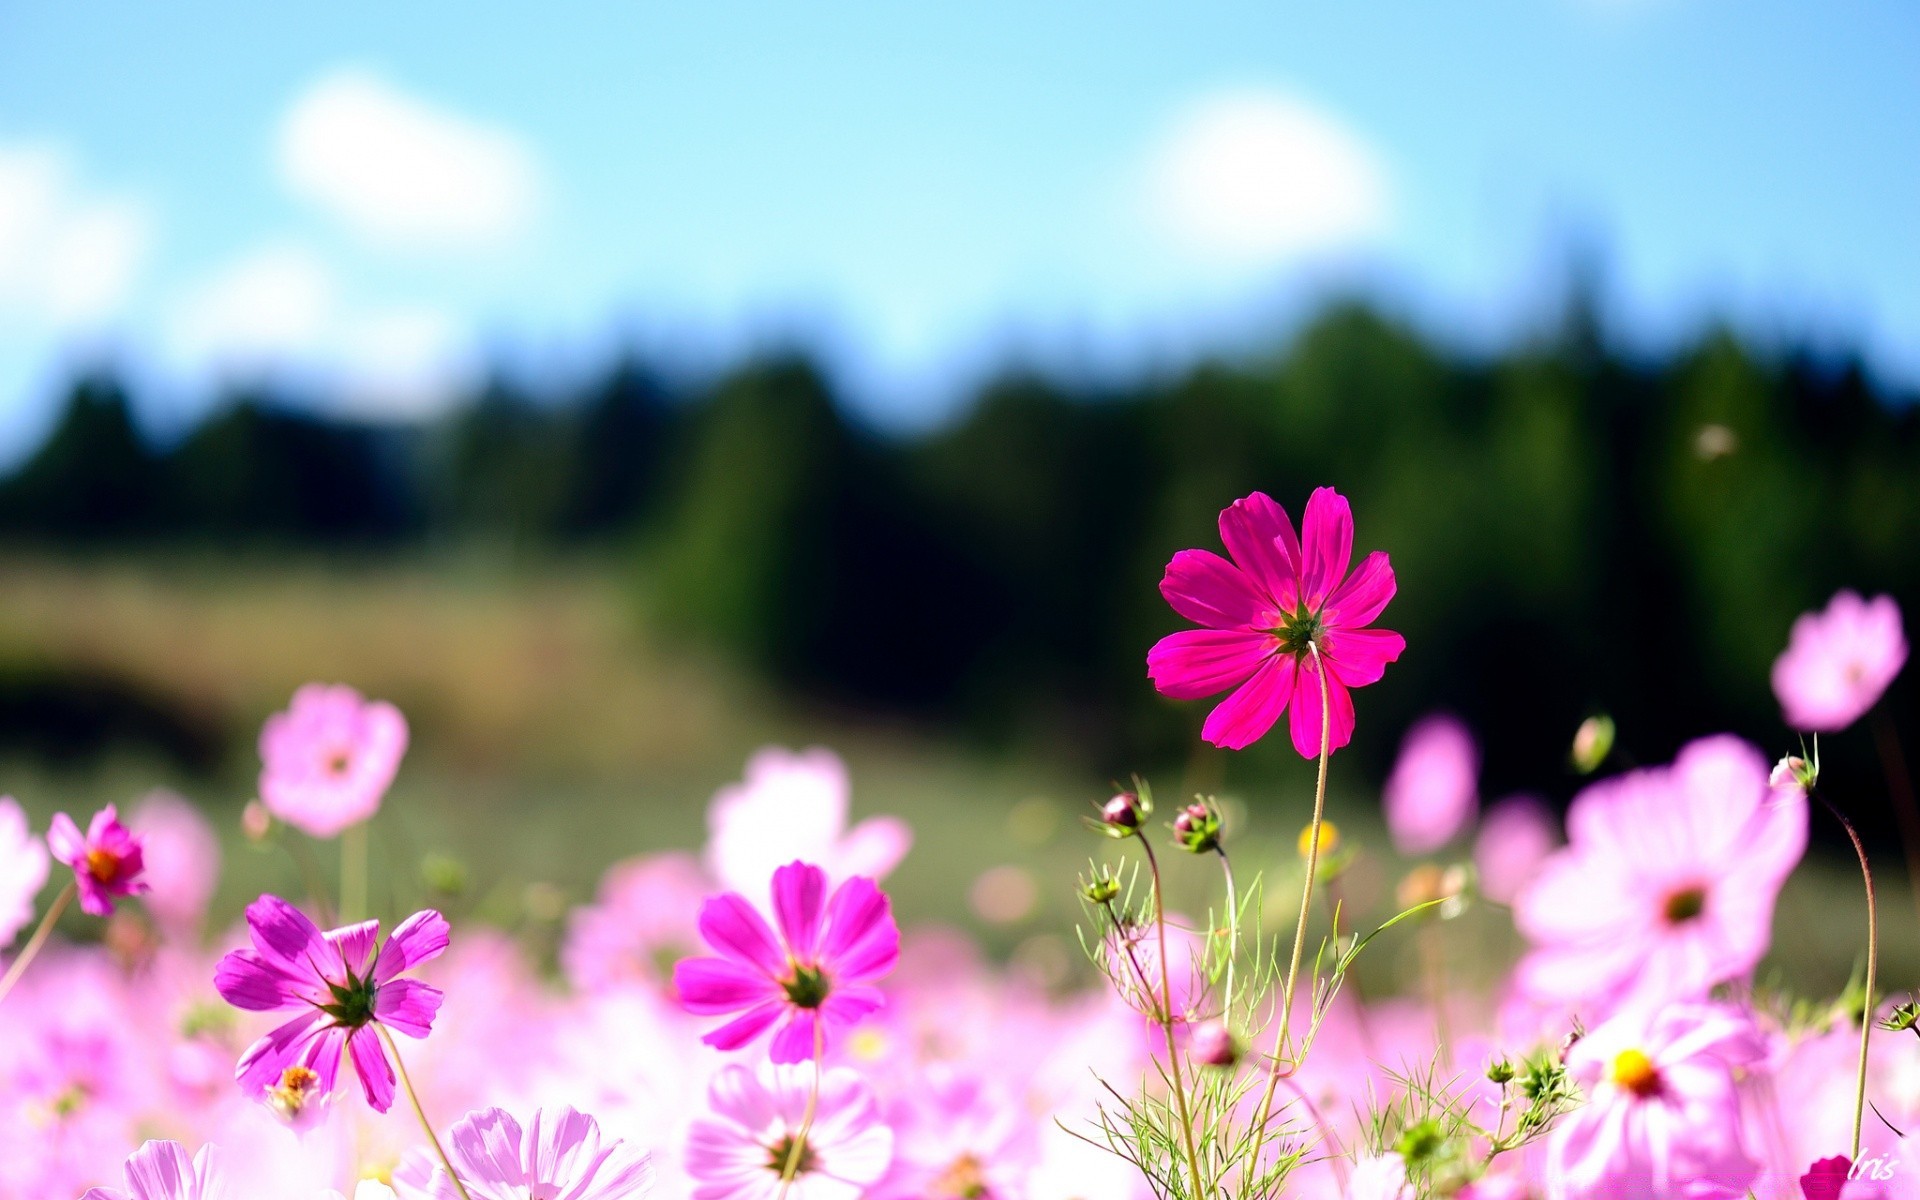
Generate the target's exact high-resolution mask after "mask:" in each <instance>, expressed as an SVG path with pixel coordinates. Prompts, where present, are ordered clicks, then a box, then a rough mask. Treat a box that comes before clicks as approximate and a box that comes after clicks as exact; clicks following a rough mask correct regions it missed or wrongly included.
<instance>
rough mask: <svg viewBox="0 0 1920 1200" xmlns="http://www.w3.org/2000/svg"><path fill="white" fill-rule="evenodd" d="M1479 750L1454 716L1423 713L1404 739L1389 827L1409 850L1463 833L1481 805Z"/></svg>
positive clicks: (1391, 783)
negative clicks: (1427, 715) (1425, 714)
mask: <svg viewBox="0 0 1920 1200" xmlns="http://www.w3.org/2000/svg"><path fill="white" fill-rule="evenodd" d="M1479 786H1480V750H1479V747H1477V746H1475V745H1474V743H1473V735H1472V734H1471V733H1469V732H1467V727H1466V726H1465V725H1463V724H1461V723H1460V722H1459V721H1458V720H1456V719H1455V718H1453V717H1450V716H1446V715H1444V714H1437V715H1434V716H1430V717H1424V718H1422V719H1421V720H1420V721H1419V722H1417V723H1416V724H1415V725H1414V727H1413V728H1412V729H1409V730H1408V731H1407V736H1406V739H1405V740H1404V741H1402V742H1401V743H1400V757H1399V759H1398V760H1397V761H1396V762H1395V763H1394V765H1393V774H1391V775H1389V776H1387V788H1386V796H1385V800H1386V810H1387V832H1388V833H1389V834H1391V835H1392V837H1393V844H1394V848H1395V849H1397V850H1399V851H1400V853H1402V854H1404V855H1408V856H1413V855H1420V854H1431V853H1433V852H1434V851H1435V850H1438V849H1439V848H1440V847H1442V846H1444V845H1446V844H1447V843H1448V842H1450V841H1452V840H1453V839H1454V838H1455V837H1457V836H1459V834H1460V831H1461V830H1463V829H1465V828H1466V827H1467V825H1468V824H1470V823H1471V822H1472V820H1473V816H1474V812H1475V810H1476V809H1477V808H1478V807H1479V804H1480V797H1479Z"/></svg>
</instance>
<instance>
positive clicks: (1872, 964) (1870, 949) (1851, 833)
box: [1820, 796, 1880, 1161]
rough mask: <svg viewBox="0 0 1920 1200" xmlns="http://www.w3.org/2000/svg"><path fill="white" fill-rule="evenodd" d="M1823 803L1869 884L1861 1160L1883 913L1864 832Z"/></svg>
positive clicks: (1858, 1090) (1858, 1101)
mask: <svg viewBox="0 0 1920 1200" xmlns="http://www.w3.org/2000/svg"><path fill="white" fill-rule="evenodd" d="M1820 803H1822V804H1824V805H1826V806H1827V811H1828V812H1830V813H1832V814H1833V819H1834V820H1836V821H1838V822H1840V828H1842V829H1844V830H1846V831H1847V839H1848V840H1849V841H1851V842H1852V843H1853V852H1854V854H1856V855H1858V856H1859V858H1860V877H1861V879H1863V880H1864V881H1865V882H1866V885H1867V990H1866V995H1865V996H1863V997H1861V1000H1860V1067H1859V1072H1858V1077H1857V1078H1856V1080H1855V1083H1854V1089H1853V1153H1852V1154H1851V1155H1849V1157H1850V1158H1852V1159H1853V1160H1855V1161H1858V1160H1859V1158H1860V1126H1861V1123H1862V1118H1863V1117H1864V1116H1865V1115H1866V1111H1867V1040H1868V1039H1869V1038H1871V1037H1872V1036H1873V986H1874V978H1875V976H1876V974H1877V973H1878V971H1879V967H1880V917H1879V913H1878V905H1877V903H1876V900H1875V897H1874V892H1873V868H1872V867H1871V866H1869V865H1868V864H1867V848H1866V846H1865V844H1863V843H1862V842H1861V841H1860V834H1859V833H1858V832H1857V831H1855V829H1854V827H1853V822H1852V821H1849V820H1847V816H1846V814H1845V813H1843V812H1841V811H1840V810H1839V809H1838V808H1836V807H1834V804H1833V801H1831V800H1829V799H1827V798H1826V797H1825V796H1821V797H1820Z"/></svg>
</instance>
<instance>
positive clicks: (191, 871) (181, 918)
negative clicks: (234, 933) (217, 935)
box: [128, 791, 220, 938]
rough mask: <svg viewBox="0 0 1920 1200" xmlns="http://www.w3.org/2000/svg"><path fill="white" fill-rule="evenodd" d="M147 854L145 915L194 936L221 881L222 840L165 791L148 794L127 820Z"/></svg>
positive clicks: (194, 810) (177, 935)
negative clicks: (147, 890)
mask: <svg viewBox="0 0 1920 1200" xmlns="http://www.w3.org/2000/svg"><path fill="white" fill-rule="evenodd" d="M128 824H129V825H131V826H132V827H133V829H134V831H135V832H136V833H138V834H139V836H140V841H141V844H142V846H143V847H144V848H145V850H146V857H145V865H146V875H145V876H144V878H145V879H146V881H147V883H148V884H149V885H151V889H152V890H151V891H150V892H149V893H148V894H147V899H146V906H147V911H148V912H150V913H152V914H153V915H154V918H155V919H156V920H157V921H159V923H160V925H161V927H162V928H163V929H164V930H165V931H166V932H167V933H168V935H170V936H172V937H175V938H188V937H193V936H197V935H198V934H199V932H200V922H201V920H202V919H203V918H204V917H205V916H206V914H207V902H208V901H209V900H211V899H213V889H214V887H215V886H216V885H217V884H218V883H219V882H220V838H219V836H218V835H216V834H215V833H214V832H213V826H211V825H209V824H208V823H207V819H206V818H205V817H203V816H201V815H200V810H199V809H197V808H195V807H194V806H193V805H192V804H190V803H188V802H187V800H186V799H184V798H183V797H181V796H179V795H177V794H175V793H173V792H168V791H155V792H149V793H148V794H147V797H146V799H144V800H142V801H141V802H140V807H139V808H137V809H135V810H134V813H133V816H132V817H131V818H130V819H129V821H128Z"/></svg>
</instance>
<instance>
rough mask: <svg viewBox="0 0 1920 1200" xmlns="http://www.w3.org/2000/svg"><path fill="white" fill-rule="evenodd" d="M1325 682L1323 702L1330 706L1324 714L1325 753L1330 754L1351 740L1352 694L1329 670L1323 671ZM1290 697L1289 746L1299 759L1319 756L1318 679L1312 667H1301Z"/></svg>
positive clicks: (1320, 715)
mask: <svg viewBox="0 0 1920 1200" xmlns="http://www.w3.org/2000/svg"><path fill="white" fill-rule="evenodd" d="M1326 683H1327V705H1328V707H1329V708H1330V709H1331V712H1330V713H1329V714H1327V715H1328V716H1330V717H1331V729H1330V730H1329V734H1330V736H1329V737H1328V739H1327V752H1328V753H1332V752H1333V751H1335V750H1338V749H1339V748H1340V747H1342V746H1344V745H1346V744H1347V743H1348V742H1349V741H1351V740H1352V739H1353V695H1352V694H1351V693H1350V692H1348V691H1347V689H1346V685H1344V684H1342V683H1341V682H1340V680H1339V679H1338V678H1337V677H1336V676H1335V675H1334V674H1333V672H1331V671H1328V672H1327V675H1326ZM1293 700H1294V704H1293V718H1292V722H1291V726H1290V730H1291V732H1292V734H1293V748H1294V749H1295V750H1297V751H1298V752H1299V753H1300V757H1302V758H1308V759H1314V758H1319V757H1320V732H1321V722H1322V713H1321V708H1320V681H1319V677H1318V676H1317V675H1316V674H1315V672H1314V670H1313V668H1312V667H1306V668H1303V669H1302V670H1301V672H1300V683H1299V686H1298V688H1297V689H1296V691H1295V694H1294V697H1293Z"/></svg>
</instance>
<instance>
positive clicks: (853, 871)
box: [833, 817, 913, 879]
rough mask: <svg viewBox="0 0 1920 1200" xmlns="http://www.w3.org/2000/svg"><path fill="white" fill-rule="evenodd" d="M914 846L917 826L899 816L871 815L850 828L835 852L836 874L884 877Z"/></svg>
mask: <svg viewBox="0 0 1920 1200" xmlns="http://www.w3.org/2000/svg"><path fill="white" fill-rule="evenodd" d="M912 847H913V830H912V829H911V828H910V827H909V826H908V825H907V823H906V822H905V821H902V820H900V819H899V818H897V817H868V818H867V819H866V820H864V821H862V822H860V823H859V824H858V825H855V826H854V827H853V828H852V829H849V830H848V831H847V836H846V837H843V838H841V839H840V845H839V847H838V849H836V850H835V852H834V864H833V866H834V871H833V873H834V874H835V875H838V876H840V877H841V878H846V877H848V876H851V875H865V876H867V877H868V878H870V879H883V878H885V877H886V874H887V872H889V871H891V870H893V869H894V868H895V867H896V866H899V865H900V860H901V859H903V858H905V857H906V856H907V851H908V850H910V849H912Z"/></svg>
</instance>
